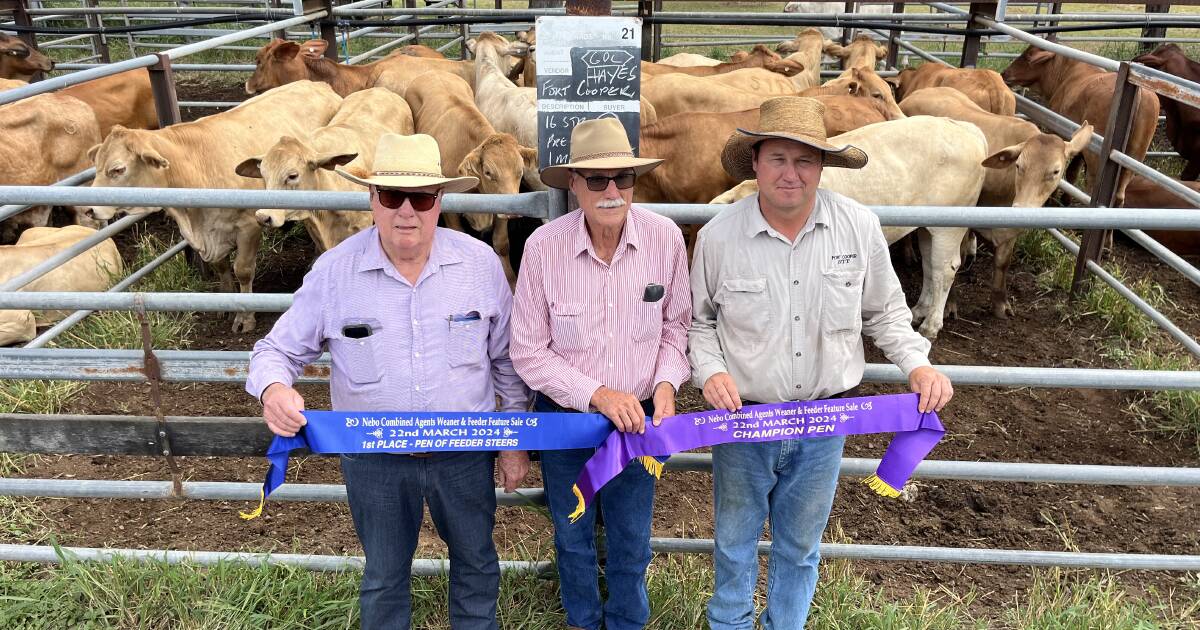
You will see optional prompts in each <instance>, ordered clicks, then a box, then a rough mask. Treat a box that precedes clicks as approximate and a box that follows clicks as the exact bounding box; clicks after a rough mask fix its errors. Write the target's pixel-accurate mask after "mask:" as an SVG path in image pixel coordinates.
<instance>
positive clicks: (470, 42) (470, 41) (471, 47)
mask: <svg viewBox="0 0 1200 630" xmlns="http://www.w3.org/2000/svg"><path fill="white" fill-rule="evenodd" d="M477 43H479V42H478V41H477V40H476V39H475V38H474V37H472V38H471V39H468V40H467V51H468V52H470V53H471V56H472V57H474V56H475V44H477Z"/></svg>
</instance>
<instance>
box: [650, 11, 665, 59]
mask: <svg viewBox="0 0 1200 630" xmlns="http://www.w3.org/2000/svg"><path fill="white" fill-rule="evenodd" d="M653 1H654V12H655V13H660V12H661V11H662V10H663V0H653ZM662 28H663V25H662V24H655V25H654V28H653V30H654V41H653V43H652V50H651V56H650V58H651V59H653V60H654V61H658V60H659V59H662Z"/></svg>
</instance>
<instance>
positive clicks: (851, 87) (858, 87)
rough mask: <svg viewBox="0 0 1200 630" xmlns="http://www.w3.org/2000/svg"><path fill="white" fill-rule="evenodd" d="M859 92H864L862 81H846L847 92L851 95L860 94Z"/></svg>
mask: <svg viewBox="0 0 1200 630" xmlns="http://www.w3.org/2000/svg"><path fill="white" fill-rule="evenodd" d="M859 92H862V84H861V83H859V82H858V81H855V80H853V79H851V80H850V81H848V82H846V93H847V94H850V95H851V96H858V94H859Z"/></svg>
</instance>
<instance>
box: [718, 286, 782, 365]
mask: <svg viewBox="0 0 1200 630" xmlns="http://www.w3.org/2000/svg"><path fill="white" fill-rule="evenodd" d="M716 302H717V308H718V309H719V310H718V314H719V315H720V317H719V318H718V320H717V321H718V327H720V328H722V329H723V330H724V333H725V337H726V339H727V340H728V341H729V344H728V345H729V346H730V347H734V348H745V349H746V350H747V351H750V352H753V351H756V350H757V349H758V348H759V347H760V346H761V345H762V343H763V342H764V341H766V338H767V335H768V334H769V332H770V326H771V295H770V293H769V292H768V291H767V279H766V278H732V279H729V280H725V281H723V282H721V289H720V291H718V292H717V296H716Z"/></svg>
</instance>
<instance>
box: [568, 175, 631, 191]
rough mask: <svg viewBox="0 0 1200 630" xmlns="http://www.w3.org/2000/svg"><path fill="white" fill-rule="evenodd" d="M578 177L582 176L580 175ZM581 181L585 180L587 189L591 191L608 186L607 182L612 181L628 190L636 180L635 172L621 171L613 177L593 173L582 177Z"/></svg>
mask: <svg viewBox="0 0 1200 630" xmlns="http://www.w3.org/2000/svg"><path fill="white" fill-rule="evenodd" d="M580 177H583V176H582V175H580ZM583 181H585V182H587V187H588V190H590V191H592V192H600V191H602V190H605V189H607V188H608V182H613V183H614V184H616V185H617V188H619V189H620V190H629V189H630V188H633V184H634V182H636V181H637V174H636V173H621V174H620V175H615V176H613V177H606V176H604V175H593V176H592V177H583Z"/></svg>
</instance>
